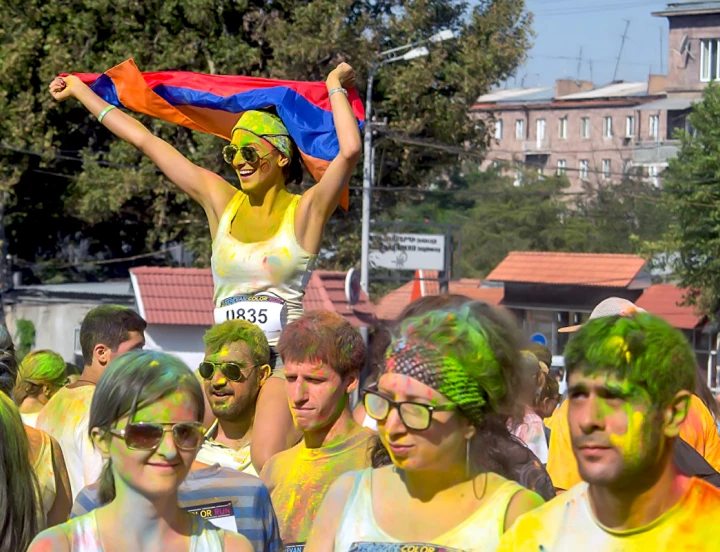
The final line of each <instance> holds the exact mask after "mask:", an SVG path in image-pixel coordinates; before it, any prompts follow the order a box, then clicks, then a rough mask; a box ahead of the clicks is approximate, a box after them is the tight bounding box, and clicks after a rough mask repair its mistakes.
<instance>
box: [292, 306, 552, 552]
mask: <svg viewBox="0 0 720 552" xmlns="http://www.w3.org/2000/svg"><path fill="white" fill-rule="evenodd" d="M516 335H517V331H516V330H515V329H514V328H512V327H511V326H509V321H507V320H506V319H505V318H504V316H502V315H501V314H500V313H498V312H497V311H495V310H494V309H492V308H491V307H489V306H487V305H485V304H484V303H477V302H476V303H471V304H468V305H465V306H462V307H459V308H458V309H456V310H440V311H431V312H429V313H426V314H424V315H422V316H419V317H416V318H411V319H409V320H406V321H405V322H404V323H403V324H402V326H401V327H400V331H399V337H396V338H394V339H393V341H392V343H391V345H390V347H389V349H388V352H387V356H386V362H385V367H384V369H383V373H382V374H381V376H380V378H379V380H378V384H377V390H373V391H368V392H366V394H365V397H364V402H365V409H366V411H367V413H368V415H369V416H370V417H372V418H374V419H375V420H377V422H378V431H379V436H380V439H381V441H382V445H384V446H385V447H386V448H387V449H388V451H389V453H390V457H391V459H392V465H390V466H386V467H382V468H378V469H373V470H365V471H362V472H355V473H351V474H346V475H344V476H342V477H341V478H340V479H338V480H337V482H336V483H335V484H334V485H333V486H332V487H331V489H330V490H329V491H328V493H327V495H326V497H325V500H324V502H323V505H322V507H321V509H320V512H319V514H318V516H317V518H316V520H315V524H314V530H313V532H312V534H311V536H310V539H309V540H308V545H307V548H306V552H331V551H335V552H348V551H349V550H351V549H352V550H354V551H355V552H361V551H364V550H373V549H377V547H376V545H379V544H382V543H392V544H399V545H402V544H412V545H414V546H415V547H416V550H425V551H426V552H432V551H433V550H439V549H457V550H463V551H473V550H477V551H482V552H492V551H493V550H495V548H496V547H497V545H498V542H499V540H500V536H501V535H502V533H503V532H505V531H506V530H507V529H508V528H509V527H510V526H511V525H512V523H513V522H514V521H515V519H516V518H517V517H518V516H520V515H521V514H523V513H525V512H527V511H529V510H532V509H533V508H535V507H537V506H538V505H540V504H541V503H542V502H543V500H542V498H540V497H539V496H538V495H537V494H535V493H533V492H531V491H528V490H526V489H524V488H523V487H521V486H520V485H519V484H517V483H515V482H514V481H509V480H507V479H505V478H503V477H501V476H499V475H496V474H494V473H492V472H490V471H487V470H486V469H485V468H484V466H483V465H477V462H475V461H474V459H477V455H475V454H473V453H472V448H473V447H472V441H473V439H474V438H475V437H476V436H478V435H484V434H485V433H486V431H487V427H488V426H493V425H495V427H498V428H501V429H500V430H501V431H505V432H507V429H506V428H505V427H504V424H505V420H506V415H505V414H501V415H498V413H499V412H501V411H504V409H505V408H509V407H510V406H511V405H512V404H513V402H512V397H511V396H510V389H511V387H510V384H511V382H512V381H513V370H514V367H515V365H516V361H517V355H518V352H517V351H518V350H519V348H520V347H519V341H518V340H517V339H515V336H516ZM479 445H480V446H482V443H480V444H479ZM480 464H482V462H481V463H480Z"/></svg>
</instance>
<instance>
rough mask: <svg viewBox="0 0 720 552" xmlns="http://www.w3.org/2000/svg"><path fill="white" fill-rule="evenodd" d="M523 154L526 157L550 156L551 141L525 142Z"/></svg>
mask: <svg viewBox="0 0 720 552" xmlns="http://www.w3.org/2000/svg"><path fill="white" fill-rule="evenodd" d="M523 152H524V153H525V155H550V154H551V153H552V146H551V144H550V140H549V139H547V138H545V139H544V140H526V141H525V142H523Z"/></svg>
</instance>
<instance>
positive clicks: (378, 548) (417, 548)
mask: <svg viewBox="0 0 720 552" xmlns="http://www.w3.org/2000/svg"><path fill="white" fill-rule="evenodd" d="M349 552H463V551H462V550H459V549H458V548H449V547H447V546H439V545H437V544H428V543H423V542H402V543H401V542H398V543H395V542H354V543H352V545H350V550H349Z"/></svg>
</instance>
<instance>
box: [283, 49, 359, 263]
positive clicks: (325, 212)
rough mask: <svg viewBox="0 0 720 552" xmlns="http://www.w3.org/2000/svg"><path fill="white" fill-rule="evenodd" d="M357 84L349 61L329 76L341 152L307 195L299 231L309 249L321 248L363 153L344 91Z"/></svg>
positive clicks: (302, 205) (355, 123)
mask: <svg viewBox="0 0 720 552" xmlns="http://www.w3.org/2000/svg"><path fill="white" fill-rule="evenodd" d="M354 86H355V71H354V70H353V68H352V67H350V66H349V65H348V64H347V63H341V64H340V65H338V66H337V67H336V68H335V69H334V70H333V71H332V72H331V73H330V74H329V75H328V78H327V87H328V92H329V93H330V105H331V107H332V114H333V121H334V123H335V130H336V131H337V136H338V145H339V146H340V152H339V153H338V155H337V157H335V159H333V161H332V162H331V163H330V165H329V166H328V168H327V170H326V171H325V174H323V176H322V178H321V179H320V182H318V183H317V184H316V185H315V186H313V187H312V188H310V189H309V190H308V191H307V192H305V193H304V194H303V197H302V200H301V202H300V212H301V213H302V214H301V216H302V217H303V219H302V222H303V223H304V224H300V225H299V227H296V229H295V232H296V234H297V236H298V239H299V240H300V243H301V244H302V245H303V247H305V249H307V250H308V251H317V250H318V249H319V247H320V242H321V241H322V234H323V230H324V228H325V223H326V222H327V221H328V219H329V218H330V215H332V214H333V212H334V211H335V209H337V206H338V202H339V201H340V196H341V195H342V193H343V190H344V189H345V186H347V185H348V183H349V182H350V177H351V176H352V174H353V171H354V170H355V166H356V165H357V164H358V161H359V160H360V157H361V156H362V147H363V146H362V139H361V137H360V129H359V128H358V122H357V119H356V118H355V114H354V113H353V110H352V106H351V105H350V102H349V101H348V99H347V97H346V95H345V93H344V92H343V90H345V89H347V88H353V87H354Z"/></svg>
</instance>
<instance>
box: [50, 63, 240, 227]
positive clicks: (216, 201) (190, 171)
mask: <svg viewBox="0 0 720 552" xmlns="http://www.w3.org/2000/svg"><path fill="white" fill-rule="evenodd" d="M50 94H51V95H52V97H53V98H55V99H56V100H57V101H59V102H62V101H65V100H66V99H68V98H71V97H72V98H75V99H77V100H78V101H79V102H80V103H82V104H83V105H84V106H85V107H86V108H87V110H88V111H90V113H92V114H93V115H95V117H102V119H101V122H102V124H104V125H105V126H106V127H107V128H108V129H109V130H110V131H111V132H112V133H113V134H115V135H116V136H117V137H118V138H121V139H122V140H125V141H126V142H128V143H130V144H132V145H133V146H135V147H136V148H138V149H139V150H140V151H142V152H143V153H144V154H145V155H147V156H148V157H149V158H150V159H151V160H152V161H153V162H154V163H155V164H156V165H157V166H158V168H159V169H160V170H161V171H162V172H163V173H164V174H165V176H167V177H168V178H169V179H170V180H171V181H172V182H173V183H174V184H175V185H177V186H178V187H179V188H180V189H181V190H182V191H184V192H185V193H187V194H188V195H189V196H190V197H191V198H193V199H194V200H195V201H197V202H198V203H199V204H200V205H202V207H203V208H204V209H205V212H206V213H207V215H208V219H209V220H210V224H211V228H212V227H213V220H212V219H213V218H214V217H220V216H221V215H222V212H223V210H224V208H225V206H226V205H227V203H228V202H229V201H230V199H231V198H232V196H233V194H235V192H236V191H237V190H236V189H235V188H234V187H233V186H232V185H231V184H230V183H229V182H227V181H226V180H225V179H223V178H221V177H220V176H218V175H217V174H215V173H213V172H211V171H208V170H206V169H203V168H202V167H198V166H197V165H195V164H194V163H192V162H191V161H189V160H188V159H187V158H186V157H185V156H184V155H183V154H182V153H180V152H179V151H178V150H176V149H175V148H174V147H172V146H171V145H170V144H168V143H167V142H165V141H164V140H162V139H160V138H158V137H157V136H155V135H154V134H153V133H152V132H150V131H149V130H148V129H147V128H146V127H145V125H143V124H142V123H141V122H140V121H137V120H136V119H134V118H133V117H131V116H130V115H127V114H126V113H123V112H122V111H121V110H119V109H112V108H111V106H110V104H109V103H107V102H106V101H105V100H103V99H102V98H101V97H100V96H98V95H97V94H95V92H93V91H92V90H91V89H90V87H88V86H87V85H86V84H85V83H83V82H82V81H81V80H80V79H78V78H77V77H75V76H72V75H70V76H67V77H58V78H56V79H55V80H53V81H52V83H51V84H50ZM215 226H217V222H215Z"/></svg>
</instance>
